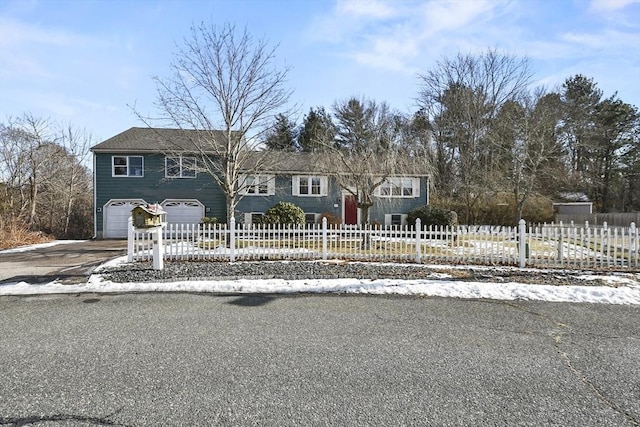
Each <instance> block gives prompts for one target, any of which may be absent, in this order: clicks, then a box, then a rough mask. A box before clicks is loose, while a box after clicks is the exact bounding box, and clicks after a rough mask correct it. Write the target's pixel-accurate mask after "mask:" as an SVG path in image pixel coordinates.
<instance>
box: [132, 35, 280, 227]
mask: <svg viewBox="0 0 640 427" xmlns="http://www.w3.org/2000/svg"><path fill="white" fill-rule="evenodd" d="M275 51H276V48H271V47H268V45H267V43H266V42H265V41H263V40H255V39H254V38H252V37H251V36H250V35H249V33H248V32H247V30H246V28H245V29H244V31H242V32H239V31H236V28H235V26H233V25H230V24H226V25H224V26H222V27H216V26H213V25H206V24H204V23H202V24H200V25H199V26H198V27H192V28H191V34H190V36H188V37H186V38H185V39H184V44H183V46H182V47H180V48H179V51H178V52H177V54H176V55H175V59H174V61H173V63H172V64H171V70H172V75H171V76H170V77H169V78H159V77H156V78H155V81H156V84H157V91H158V98H157V102H156V106H157V108H158V110H159V111H160V117H159V118H158V119H159V121H161V122H163V123H168V124H169V125H171V126H175V127H177V128H179V129H190V130H198V132H189V133H188V134H189V135H190V140H191V141H190V144H189V146H188V147H178V149H182V150H183V151H184V150H185V149H188V150H190V151H193V152H194V153H193V154H194V155H196V156H197V166H198V169H199V170H201V171H203V172H206V173H208V174H210V175H211V177H212V178H213V180H214V181H215V182H216V183H217V184H218V185H219V187H220V188H221V189H222V191H223V192H224V194H225V199H226V205H227V206H226V208H227V220H230V219H231V218H232V217H233V216H234V213H235V208H236V206H237V204H238V202H239V201H240V199H241V197H242V194H243V191H242V190H243V188H242V187H243V182H242V176H243V174H247V173H251V171H252V170H253V171H258V170H260V168H261V167H263V166H264V164H263V162H264V161H266V159H268V158H269V156H262V157H260V156H255V152H254V149H255V148H256V144H257V141H261V140H262V137H261V134H262V133H263V132H264V131H265V130H266V129H268V127H269V125H272V124H273V116H274V115H275V113H276V112H277V111H278V110H279V109H281V108H283V107H284V106H285V104H286V103H287V102H288V99H289V96H290V95H291V91H290V90H287V89H286V88H285V79H286V77H287V73H288V68H283V69H281V70H279V69H277V68H276V64H275ZM137 114H138V113H137ZM138 116H139V117H140V118H141V119H143V120H144V121H145V122H146V123H149V122H150V119H147V118H144V117H142V116H141V115H140V114H138ZM153 121H155V120H153ZM219 131H222V140H220V139H221V138H220V132H219ZM174 149H175V147H174ZM167 150H168V151H170V150H169V149H167Z"/></svg>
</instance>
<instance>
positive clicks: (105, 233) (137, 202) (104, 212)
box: [102, 199, 147, 239]
mask: <svg viewBox="0 0 640 427" xmlns="http://www.w3.org/2000/svg"><path fill="white" fill-rule="evenodd" d="M116 203H123V204H124V203H129V204H132V205H135V206H140V205H146V204H147V202H146V201H145V200H144V199H109V200H108V201H107V202H106V203H105V204H104V205H102V238H104V239H112V238H116V239H117V238H119V237H118V236H109V235H108V234H109V233H108V228H109V227H108V226H109V220H108V216H107V212H108V209H107V208H108V207H109V206H111V205H114V204H116ZM121 237H127V235H126V234H125V235H124V236H121Z"/></svg>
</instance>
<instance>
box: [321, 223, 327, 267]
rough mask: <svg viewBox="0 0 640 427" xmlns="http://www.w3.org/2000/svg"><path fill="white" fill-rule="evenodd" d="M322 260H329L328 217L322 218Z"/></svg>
mask: <svg viewBox="0 0 640 427" xmlns="http://www.w3.org/2000/svg"><path fill="white" fill-rule="evenodd" d="M322 260H323V261H326V260H327V217H324V218H322Z"/></svg>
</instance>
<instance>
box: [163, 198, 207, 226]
mask: <svg viewBox="0 0 640 427" xmlns="http://www.w3.org/2000/svg"><path fill="white" fill-rule="evenodd" d="M160 205H162V209H164V210H165V211H166V212H167V222H169V224H197V223H199V222H200V220H201V219H202V218H203V217H204V205H203V204H202V203H200V202H199V201H198V200H195V199H190V200H165V201H164V202H162V203H160Z"/></svg>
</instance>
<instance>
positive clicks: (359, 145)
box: [321, 98, 419, 245]
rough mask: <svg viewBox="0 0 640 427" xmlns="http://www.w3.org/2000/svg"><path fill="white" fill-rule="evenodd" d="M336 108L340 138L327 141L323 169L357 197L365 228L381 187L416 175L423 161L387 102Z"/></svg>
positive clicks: (356, 101)
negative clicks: (410, 150) (405, 142)
mask: <svg viewBox="0 0 640 427" xmlns="http://www.w3.org/2000/svg"><path fill="white" fill-rule="evenodd" d="M333 109H334V117H335V125H336V130H337V132H336V138H335V139H330V140H325V141H324V142H323V144H322V145H323V151H324V155H323V157H322V159H323V160H321V162H322V166H321V167H322V168H323V169H324V170H325V171H326V172H327V173H329V174H332V175H334V176H335V179H336V182H337V184H338V185H339V186H340V187H341V188H342V189H343V190H344V191H346V192H347V193H349V194H350V195H352V196H353V197H354V198H355V200H356V206H357V207H358V208H359V209H360V213H361V215H360V222H361V223H362V224H363V225H364V224H367V223H368V222H369V210H370V209H371V207H372V206H374V203H375V201H376V197H375V195H376V191H378V189H379V187H380V186H381V185H382V184H383V183H385V181H387V180H388V178H390V177H392V176H403V175H405V174H411V173H412V172H415V170H414V168H413V166H414V164H418V163H419V162H418V160H417V157H416V156H415V155H410V154H409V153H408V152H407V150H406V149H405V147H404V146H403V144H402V142H403V141H402V140H401V138H402V135H403V132H402V129H401V128H400V126H402V125H403V124H404V122H402V121H400V120H399V115H398V114H397V113H394V112H392V111H391V110H390V109H389V107H388V106H387V104H386V103H380V104H378V103H376V102H375V101H373V100H367V99H357V98H350V99H348V100H345V101H339V102H336V103H335V104H334V106H333ZM364 244H365V245H367V244H368V242H364Z"/></svg>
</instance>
